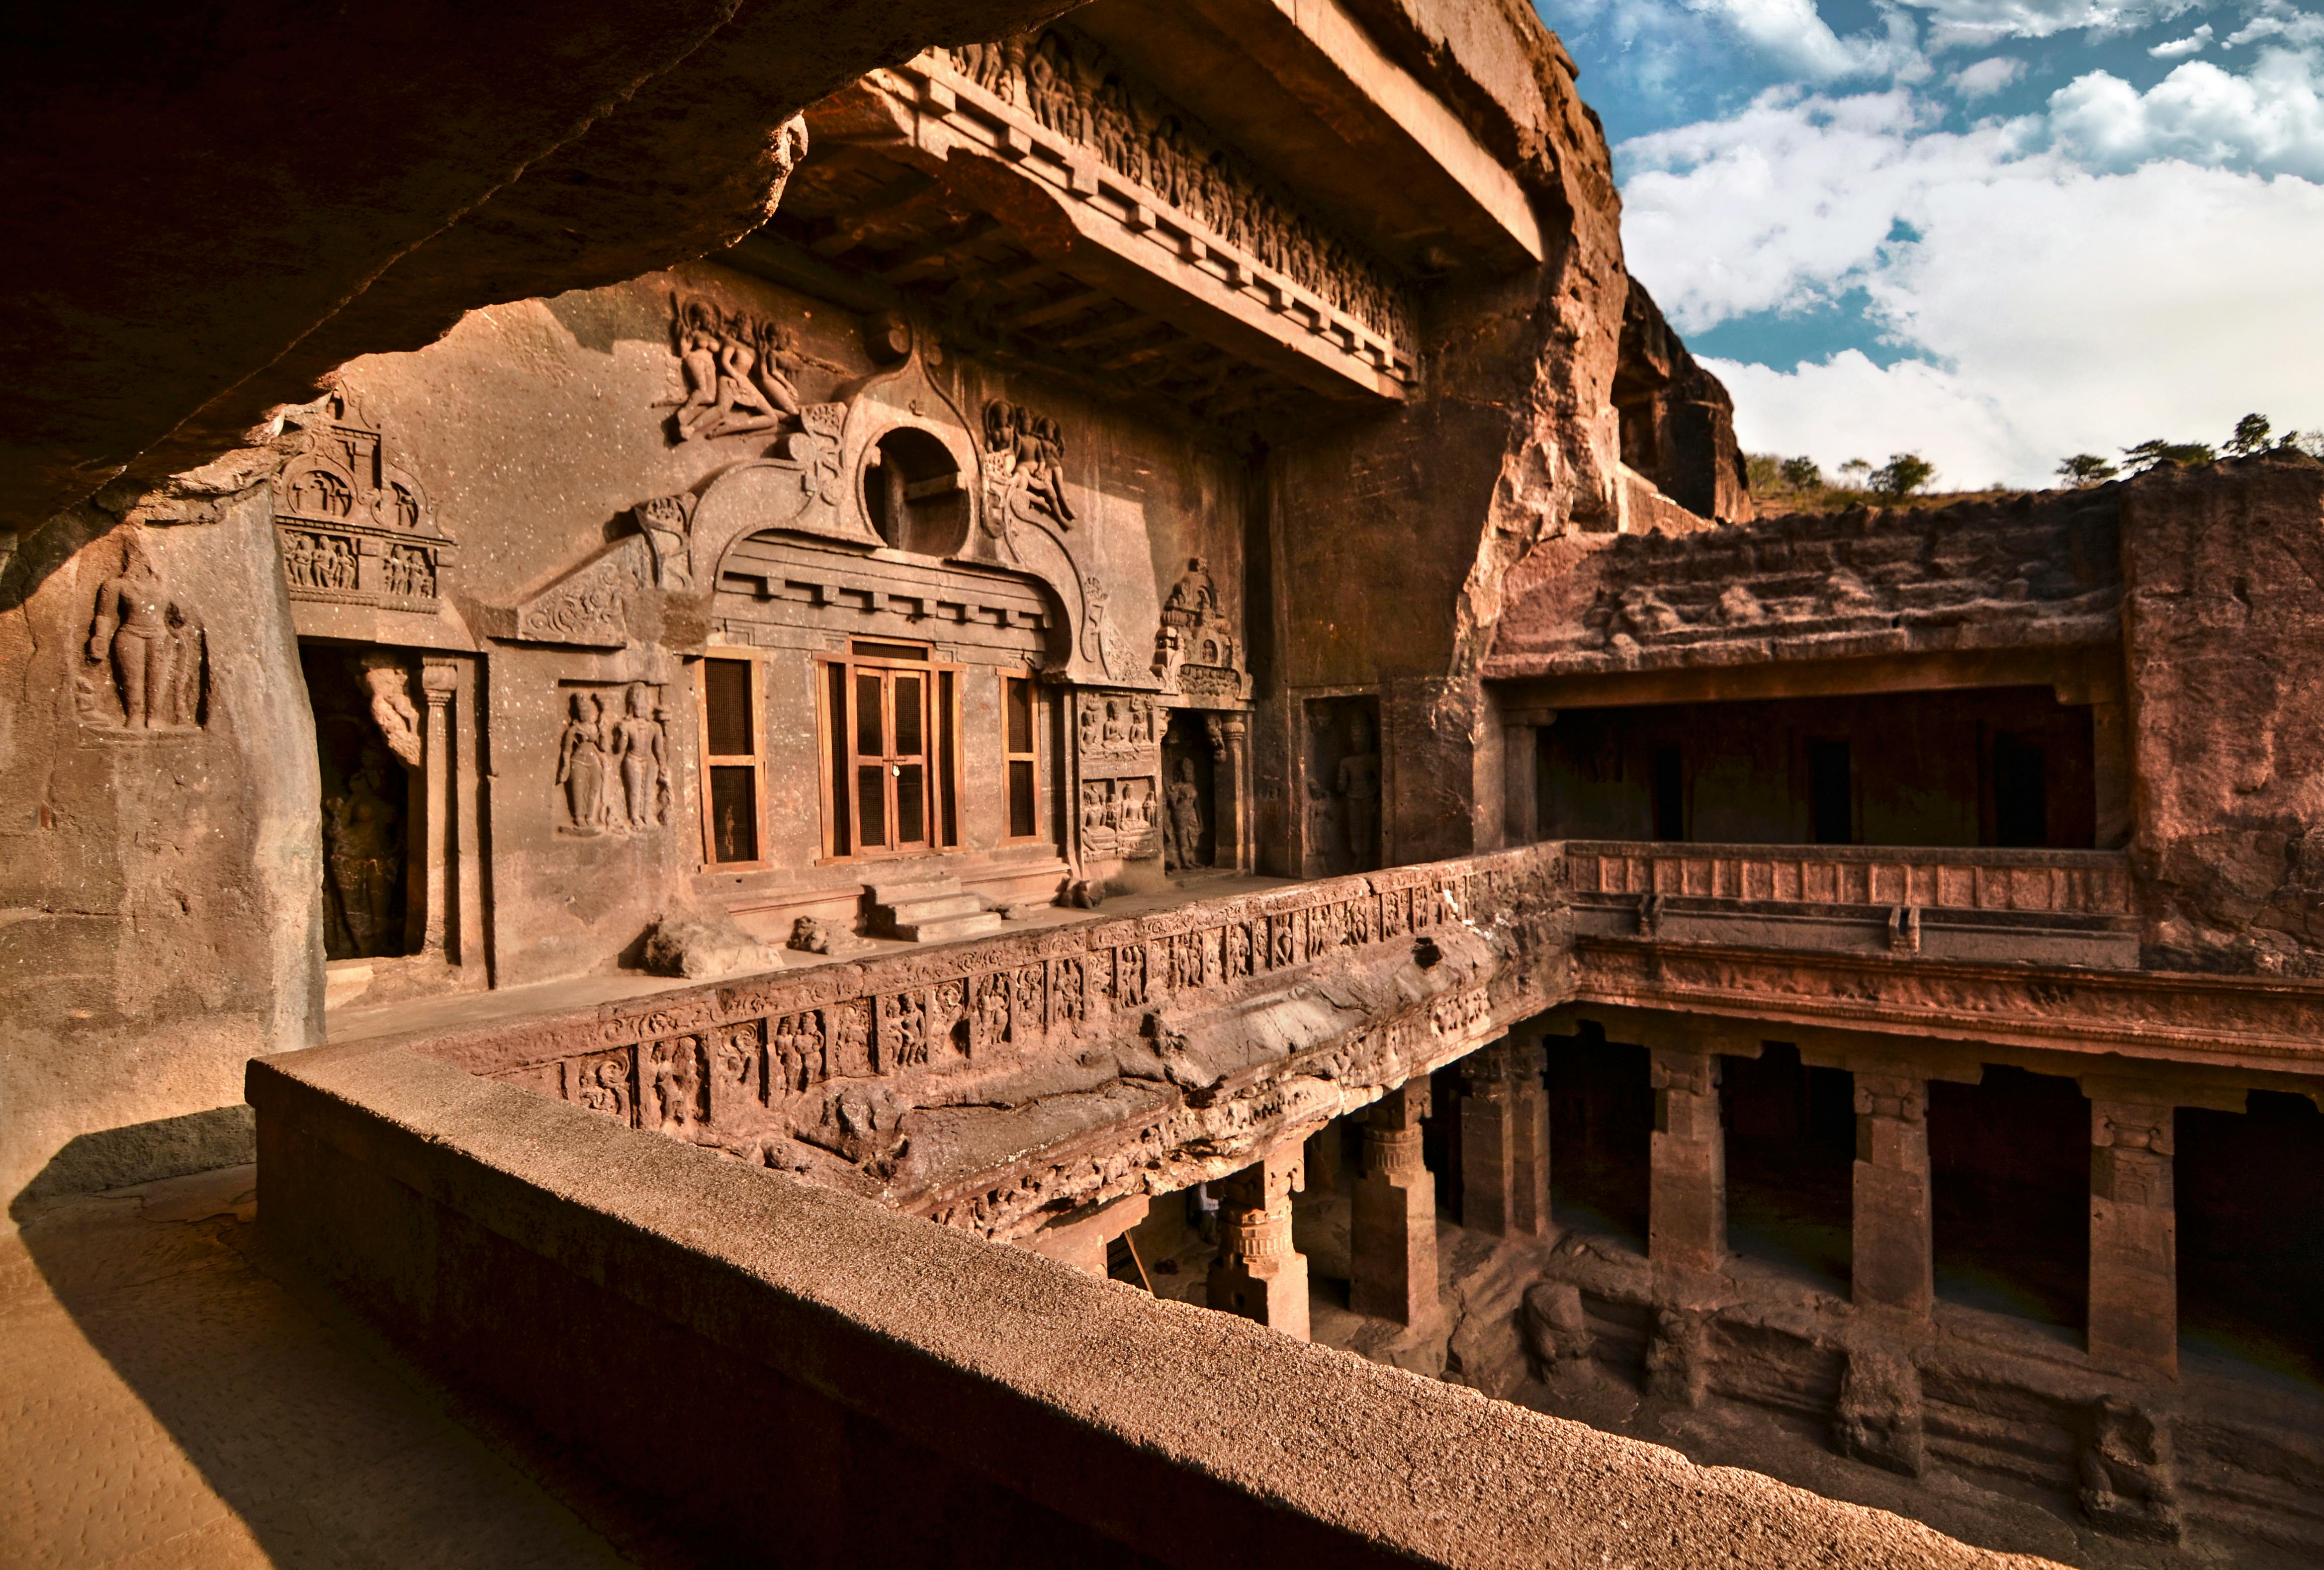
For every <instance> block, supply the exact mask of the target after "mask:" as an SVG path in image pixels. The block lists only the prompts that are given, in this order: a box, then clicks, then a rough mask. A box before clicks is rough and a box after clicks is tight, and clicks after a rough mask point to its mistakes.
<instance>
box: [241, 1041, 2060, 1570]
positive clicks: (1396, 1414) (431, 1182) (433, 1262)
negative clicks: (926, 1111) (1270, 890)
mask: <svg viewBox="0 0 2324 1570" xmlns="http://www.w3.org/2000/svg"><path fill="white" fill-rule="evenodd" d="M248 1092H249V1095H250V1099H251V1101H252V1103H253V1104H254V1105H255V1106H256V1107H257V1109H258V1122H259V1152H260V1155H259V1160H260V1168H259V1171H260V1177H259V1183H260V1191H261V1194H262V1196H263V1208H262V1210H261V1217H262V1219H261V1225H263V1227H264V1228H265V1229H266V1231H267V1234H268V1237H269V1240H270V1242H271V1243H272V1245H273V1246H276V1247H279V1248H281V1249H284V1250H285V1251H289V1252H291V1253H292V1254H295V1255H296V1256H298V1257H300V1258H301V1259H303V1260H304V1261H307V1262H308V1263H309V1264H310V1265H311V1266H312V1267H314V1268H315V1269H317V1270H318V1271H319V1272H320V1273H321V1274H322V1275H323V1276H324V1277H325V1278H326V1279H328V1280H329V1281H331V1282H332V1283H333V1284H334V1285H335V1286H337V1288H339V1289H340V1290H341V1291H342V1292H344V1293H345V1294H346V1296H347V1298H349V1299H350V1300H352V1301H353V1302H354V1303H355V1305H356V1306H357V1307H359V1308H360V1309H361V1310H363V1311H364V1312H365V1313H367V1314H369V1315H371V1316H373V1317H374V1318H375V1319H376V1320H377V1322H378V1323H379V1324H380V1325H381V1326H382V1327H383V1329H384V1330H385V1331H386V1332H387V1333H388V1334H389V1335H391V1336H392V1337H394V1338H395V1339H396V1340H397V1341H398V1342H399V1343H400V1344H401V1345H402V1346H403V1347H404V1348H405V1349H406V1350H407V1351H409V1352H410V1353H412V1354H413V1355H415V1356H416V1357H417V1358H418V1359H419V1360H420V1362H423V1363H424V1364H426V1365H427V1366H428V1367H429V1368H430V1369H431V1370H432V1371H436V1372H437V1373H438V1374H439V1375H442V1376H444V1377H447V1378H448V1379H450V1380H452V1381H454V1382H456V1383H457V1385H458V1386H459V1387H460V1388H461V1389H462V1390H463V1391H464V1392H465V1394H466V1396H467V1397H469V1398H471V1399H481V1400H482V1401H484V1403H486V1404H487V1406H488V1407H489V1408H491V1409H492V1410H493V1411H494V1412H495V1413H496V1414H499V1415H501V1416H503V1417H505V1418H508V1419H510V1420H511V1421H512V1423H513V1424H515V1425H516V1426H518V1427H521V1429H522V1430H523V1431H525V1432H527V1433H530V1434H532V1435H536V1436H540V1437H541V1438H542V1439H543V1440H544V1441H546V1442H547V1443H549V1444H551V1445H555V1446H557V1447H558V1452H559V1454H560V1455H561V1456H562V1457H564V1458H565V1460H566V1461H567V1462H568V1463H571V1462H577V1463H578V1464H581V1465H583V1466H585V1467H586V1470H587V1472H588V1473H589V1474H590V1475H591V1476H592V1477H593V1478H595V1479H596V1480H598V1482H599V1486H598V1488H597V1489H596V1490H595V1493H596V1494H598V1495H600V1496H605V1497H610V1498H611V1499H612V1500H613V1501H614V1502H615V1506H616V1508H629V1509H635V1510H645V1511H649V1512H650V1513H651V1515H652V1517H653V1519H655V1520H656V1521H657V1522H658V1523H660V1524H662V1525H663V1526H664V1527H665V1528H667V1529H668V1530H669V1532H671V1533H673V1534H675V1535H676V1536H678V1538H681V1539H682V1540H683V1541H685V1542H686V1543H687V1546H688V1547H690V1548H691V1549H693V1550H695V1551H697V1552H699V1553H701V1554H703V1555H704V1556H705V1557H708V1558H712V1559H715V1560H717V1561H718V1562H730V1561H739V1560H751V1561H756V1560H761V1559H767V1560H780V1561H781V1562H783V1563H796V1564H805V1565H840V1564H845V1565H859V1564H866V1563H871V1564H900V1563H915V1562H926V1563H932V1564H936V1563H954V1562H957V1561H959V1560H961V1559H963V1558H964V1557H965V1558H980V1557H982V1558H991V1559H996V1560H998V1559H1010V1560H1012V1561H1014V1560H1019V1559H1024V1560H1032V1561H1038V1562H1043V1563H1061V1564H1062V1563H1083V1564H1086V1563H1095V1562H1112V1561H1113V1560H1115V1559H1117V1558H1120V1556H1121V1552H1122V1549H1123V1548H1124V1547H1127V1548H1128V1549H1129V1550H1130V1556H1131V1557H1132V1558H1134V1560H1135V1562H1137V1563H1139V1564H1154V1565H1203V1566H1205V1567H1213V1566H1222V1567H1228V1570H1232V1567H1236V1566H1253V1567H1257V1566H1273V1565H1298V1564H1318V1565H1320V1564H1329V1565H1351V1566H1368V1565H1383V1566H1385V1565H1411V1564H1424V1565H1474V1566H1487V1565H1517V1564H1529V1565H1548V1564H1567V1563H1591V1564H1595V1563H1600V1562H1601V1561H1603V1562H1608V1563H1622V1564H1633V1563H1641V1562H1644V1561H1642V1560H1641V1558H1640V1549H1639V1546H1640V1545H1641V1544H1651V1545H1653V1548H1652V1550H1651V1552H1650V1553H1648V1554H1647V1555H1646V1559H1647V1560H1651V1562H1653V1563H1656V1564H1664V1563H1667V1564H1672V1565H1693V1564H1709V1563H1712V1562H1716V1563H1719V1564H1721V1565H1735V1566H1737V1567H1738V1570H1753V1567H1759V1566H1764V1567H1766V1570H1776V1567H1779V1566H1790V1565H1799V1564H1804V1563H1809V1562H1812V1563H1815V1564H1817V1565H1829V1566H1832V1567H1834V1570H1848V1567H1853V1566H1864V1567H1867V1570H1868V1567H1870V1566H1874V1565H1880V1566H1884V1567H1904V1570H1920V1567H1923V1566H1928V1567H1937V1566H1944V1567H1948V1570H1950V1567H1955V1566H1958V1567H1960V1570H1969V1567H1972V1566H1987V1565H1992V1566H2003V1565H2033V1564H2034V1563H2036V1562H2035V1561H2031V1560H2026V1559H2022V1558H2018V1557H2015V1556H2004V1555H1996V1554H1990V1553H1987V1552H1985V1551H1982V1550H1979V1549H1975V1548H1970V1547H1967V1546H1965V1545H1962V1544H1960V1543H1957V1542H1954V1541H1952V1540H1951V1539H1950V1538H1943V1537H1941V1536H1940V1535H1939V1534H1937V1533H1935V1532H1933V1531H1932V1530H1930V1529H1929V1528H1925V1527H1922V1526H1919V1525H1917V1524H1915V1523H1914V1522H1910V1521H1906V1520H1903V1519H1898V1518H1896V1517H1894V1516H1890V1515H1886V1514H1884V1513H1882V1512H1880V1511H1877V1510H1866V1509H1862V1508H1860V1507H1857V1506H1851V1505H1846V1504H1840V1503H1836V1502H1833V1501H1828V1500H1824V1499H1820V1498H1818V1497H1816V1496H1814V1495H1812V1494H1809V1493H1807V1492H1804V1491H1800V1490H1796V1489H1793V1488H1789V1487H1787V1486H1785V1485H1784V1484H1782V1483H1778V1482H1774V1481H1772V1480H1770V1479H1767V1478H1764V1477H1759V1476H1756V1475H1754V1474H1752V1473H1745V1472H1740V1471H1736V1470H1733V1469H1729V1468H1710V1469H1704V1468H1698V1467H1696V1466H1694V1465H1692V1464H1690V1463H1688V1462H1687V1461H1686V1460H1684V1459H1683V1457H1681V1456H1679V1455H1675V1454H1674V1453H1673V1452H1671V1451H1668V1450H1665V1449H1661V1448H1659V1447H1656V1446H1653V1445H1644V1444H1639V1443H1637V1442H1635V1441H1631V1440H1626V1439H1621V1438H1618V1437H1616V1436H1610V1435H1606V1434H1600V1433H1598V1432H1595V1431H1593V1430H1591V1429H1589V1428H1586V1427H1582V1426H1581V1425H1579V1424H1574V1423H1569V1422H1563V1421H1560V1420H1558V1419H1556V1418H1547V1417H1544V1416H1541V1415H1539V1414H1536V1413H1534V1412H1530V1411H1527V1410H1526V1409H1524V1408H1519V1407H1516V1406H1513V1405H1510V1404H1508V1403H1504V1402H1499V1401H1493V1400H1489V1399H1486V1398H1484V1397H1482V1396H1480V1395H1479V1394H1477V1393H1476V1392H1474V1391H1471V1390H1464V1389H1461V1388H1458V1387H1455V1386H1452V1385H1447V1384H1444V1383H1442V1382H1440V1381H1434V1380H1428V1379H1424V1378H1421V1377H1418V1376H1416V1375H1414V1374H1410V1373H1406V1372H1405V1371H1401V1370H1397V1369H1393V1368H1388V1367H1384V1366H1380V1365H1378V1364H1374V1363H1370V1362H1365V1361H1364V1360H1362V1359H1360V1358H1358V1357H1356V1356H1354V1355H1352V1354H1351V1353H1341V1352H1336V1351H1333V1350H1330V1349H1327V1348H1323V1347H1319V1346H1314V1345H1311V1344H1306V1343H1304V1342H1298V1341H1294V1340H1292V1339H1290V1338H1288V1337H1286V1336H1284V1335H1278V1334H1277V1333H1274V1332H1272V1331H1268V1330H1266V1329H1264V1328H1261V1327H1260V1326H1258V1325H1252V1324H1250V1323H1249V1322H1247V1321H1245V1320H1242V1319H1240V1318H1237V1317H1235V1316H1231V1315H1225V1314H1213V1313H1209V1312H1206V1311H1204V1310H1203V1309H1199V1308H1194V1307H1190V1306H1187V1305H1185V1304H1181V1303H1176V1302H1168V1301H1160V1300H1157V1299H1155V1298H1150V1297H1148V1296H1147V1295H1146V1294H1144V1293H1142V1292H1139V1291H1137V1290H1136V1289H1134V1288H1128V1287H1124V1286H1121V1285H1120V1284H1118V1283H1113V1282H1110V1281H1104V1280H1099V1279H1093V1278H1092V1277H1090V1276H1087V1275H1085V1274H1084V1273H1083V1272H1081V1271H1079V1270H1074V1269H1072V1268H1071V1267H1069V1266H1066V1265H1063V1264H1060V1263H1058V1262H1056V1261H1052V1260H1048V1259H1045V1258H1042V1257H1040V1256H1038V1255H1036V1254H1034V1253H1032V1252H1030V1251H1026V1250H1020V1249H1014V1248H997V1247H993V1246H991V1245H990V1244H989V1243H987V1242H983V1241H982V1240H979V1239H976V1238H973V1237H969V1236H964V1235H963V1234H961V1233H958V1232H956V1231H954V1230H953V1229H950V1228H945V1227H938V1226H930V1225H927V1224H925V1223H922V1222H919V1221H917V1220H914V1219H912V1218H910V1217H907V1216H900V1215H897V1214H893V1213H892V1212H890V1211H889V1210H887V1209H886V1208H884V1207H883V1206H881V1205H878V1204H875V1203H872V1202H871V1201H868V1200H864V1199H862V1198H857V1197H854V1196H847V1195H844V1194H836V1193H831V1192H828V1191H825V1190H823V1189H819V1188H818V1187H815V1186H813V1185H811V1184H806V1183H800V1182H795V1181H790V1180H788V1179H786V1178H783V1177H782V1176H780V1175H778V1174H775V1173H770V1172H768V1171H765V1170H754V1169H752V1168H745V1167H742V1166H741V1165H739V1164H737V1163H734V1162H731V1161H724V1160H719V1159H715V1158H713V1157H712V1155H711V1154H710V1153H709V1152H707V1151H705V1150H700V1149H696V1148H690V1147H688V1146H687V1145H685V1144H682V1143H680V1142H678V1141H670V1140H664V1139H656V1138H650V1137H647V1136H646V1135H644V1134H642V1133H641V1132H640V1131H636V1130H632V1129H629V1128H625V1127H622V1125H621V1124H619V1123H618V1122H614V1121H613V1120H610V1119H606V1118H602V1117H595V1116H592V1115H590V1114H588V1113H586V1112H584V1111H583V1110H581V1109H579V1108H577V1107H574V1106H569V1105H563V1104H558V1103H555V1102H552V1101H550V1100H548V1099H546V1098H543V1097H541V1096H538V1095H529V1094H521V1093H520V1092H518V1091H516V1090H514V1089H512V1088H511V1087H510V1086H508V1085H494V1084H492V1083H489V1082H487V1081H484V1080H482V1079H479V1078H476V1077H475V1076H471V1075H466V1074H463V1073H461V1072H459V1071H458V1070H457V1069H456V1068H455V1067H452V1066H450V1065H448V1064H446V1063H442V1062H437V1061H431V1060H429V1059H428V1058H426V1057H420V1056H418V1055H416V1054H414V1053H412V1052H410V1051H408V1050H406V1049H403V1048H398V1047H395V1046H393V1045H392V1044H389V1043H384V1042H382V1043H363V1044H358V1045H352V1046H345V1047H325V1048H315V1049H313V1050H310V1051H307V1052H301V1053H295V1054H291V1055H287V1056H284V1057H275V1058H270V1059H262V1060H259V1061H257V1062H255V1063H254V1064H253V1065H252V1066H251V1068H250V1074H249V1083H248ZM770 1436H779V1443H775V1448H773V1449H771V1450H770V1442H772V1441H770ZM770 1466H771V1467H772V1468H773V1470H772V1471H770ZM770 1478H773V1479H779V1482H778V1483H777V1484H776V1485H775V1486H771V1487H770ZM1190 1522H1200V1523H1202V1529H1201V1530H1199V1531H1189V1530H1188V1529H1187V1528H1188V1523H1190Z"/></svg>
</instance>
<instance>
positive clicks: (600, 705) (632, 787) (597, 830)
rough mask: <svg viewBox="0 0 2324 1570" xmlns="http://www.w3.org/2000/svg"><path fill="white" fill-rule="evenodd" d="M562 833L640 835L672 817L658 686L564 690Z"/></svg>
mask: <svg viewBox="0 0 2324 1570" xmlns="http://www.w3.org/2000/svg"><path fill="white" fill-rule="evenodd" d="M662 696H663V688H662V687H661V685H660V684H659V683H658V682H650V681H630V682H594V681H567V682H560V683H558V697H559V698H560V699H561V700H562V704H563V707H564V712H565V716H566V717H565V728H564V729H563V731H562V732H560V733H559V734H558V741H557V779H556V785H555V789H556V792H557V805H556V813H557V832H558V833H559V834H563V835H574V836H597V835H608V834H610V835H640V834H647V833H650V832H651V831H653V830H656V829H659V828H663V827H667V826H668V825H669V810H670V799H669V798H670V757H669V712H668V710H666V709H665V708H664V707H662Z"/></svg>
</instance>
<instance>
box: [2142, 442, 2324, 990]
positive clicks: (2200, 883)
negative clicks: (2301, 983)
mask: <svg viewBox="0 0 2324 1570" xmlns="http://www.w3.org/2000/svg"><path fill="white" fill-rule="evenodd" d="M2121 497H2122V502H2121V505H2122V513H2123V559H2124V572H2125V576H2126V577H2127V578H2128V580H2129V585H2130V587H2129V593H2128V596H2127V599H2126V604H2125V606H2124V635H2125V642H2126V660H2127V666H2128V671H2129V677H2130V694H2131V708H2132V713H2131V725H2132V744H2133V749H2134V751H2133V756H2134V760H2135V771H2136V784H2135V805H2136V817H2137V833H2136V836H2135V838H2134V839H2133V841H2132V845H2131V850H2132V854H2133V855H2134V857H2135V860H2136V863H2137V865H2138V867H2139V870H2140V872H2141V873H2142V874H2143V875H2144V878H2145V879H2147V880H2148V881H2149V883H2150V887H2151V896H2152V900H2153V913H2152V919H2153V928H2152V941H2153V944H2154V945H2155V946H2156V947H2157V948H2158V949H2159V950H2160V951H2161V952H2160V953H2159V954H2157V955H2156V956H2155V957H2156V958H2157V959H2160V960H2162V961H2163V962H2164V963H2167V964H2169V965H2172V966H2173V967H2179V968H2184V967H2194V968H2206V969H2210V968H2227V969H2235V970H2254V969H2256V970H2260V971H2263V972H2271V971H2272V972H2280V973H2288V974H2301V975H2313V974H2324V835H2319V833H2317V832H2316V830H2317V829H2318V827H2319V824H2324V702H2319V694H2324V528H2319V523H2324V464H2319V463H2317V462H2316V461H2315V460H2314V459H2312V458H2308V457H2301V456H2299V455H2296V454H2282V455H2273V454H2272V455H2270V456H2268V457H2261V458H2252V459H2246V460H2243V461H2240V462H2227V463H2222V464H2217V465H2213V466H2209V467H2207V468H2202V469H2179V468H2176V467H2174V466H2164V467H2163V469H2162V470H2161V471H2160V472H2157V473H2154V474H2151V475H2148V476H2144V477H2142V478H2140V479H2138V480H2136V481H2135V482H2133V483H2131V484H2129V485H2124V486H2122V487H2121Z"/></svg>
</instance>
